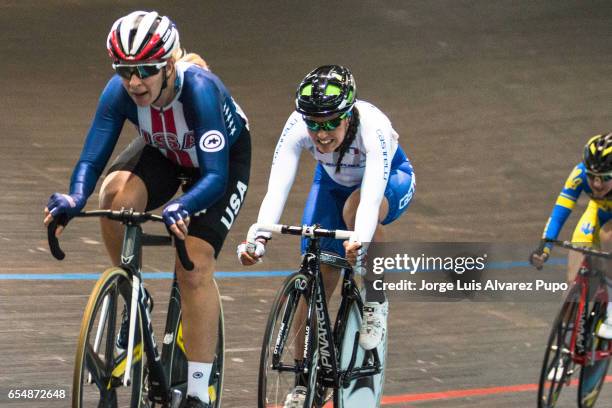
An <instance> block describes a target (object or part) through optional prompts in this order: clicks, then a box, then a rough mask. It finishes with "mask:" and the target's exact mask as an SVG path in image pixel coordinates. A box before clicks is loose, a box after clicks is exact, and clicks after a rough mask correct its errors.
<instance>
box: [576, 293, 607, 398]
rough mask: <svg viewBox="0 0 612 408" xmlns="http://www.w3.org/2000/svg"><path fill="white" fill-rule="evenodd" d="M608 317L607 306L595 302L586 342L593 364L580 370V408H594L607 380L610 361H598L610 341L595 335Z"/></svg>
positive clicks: (587, 351)
mask: <svg viewBox="0 0 612 408" xmlns="http://www.w3.org/2000/svg"><path fill="white" fill-rule="evenodd" d="M605 317H606V305H604V304H603V303H601V302H600V301H595V302H594V305H593V309H592V310H591V313H590V315H589V321H588V340H587V342H586V353H587V355H590V359H591V363H587V364H586V365H585V366H583V367H582V369H581V370H580V380H579V382H578V406H579V407H580V408H593V407H594V406H595V402H596V401H597V397H599V392H600V391H601V387H602V386H603V384H604V381H605V379H606V374H607V372H608V366H609V365H610V359H609V358H604V359H601V360H597V359H596V356H595V355H594V354H596V353H597V352H598V351H604V350H608V349H609V347H610V341H609V340H606V339H602V338H600V337H597V336H596V335H595V333H596V332H597V329H598V327H599V325H600V324H601V322H602V321H603V320H604V318H605Z"/></svg>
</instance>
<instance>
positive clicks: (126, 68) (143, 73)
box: [113, 62, 167, 80]
mask: <svg viewBox="0 0 612 408" xmlns="http://www.w3.org/2000/svg"><path fill="white" fill-rule="evenodd" d="M166 64H167V62H158V63H154V64H138V65H128V64H113V69H114V70H115V72H116V73H117V74H118V75H119V76H120V77H121V78H123V79H127V80H129V79H131V78H132V75H136V76H137V77H138V78H140V79H146V78H148V77H150V76H153V75H157V73H158V72H159V71H160V70H161V69H162V68H163V67H165V66H166Z"/></svg>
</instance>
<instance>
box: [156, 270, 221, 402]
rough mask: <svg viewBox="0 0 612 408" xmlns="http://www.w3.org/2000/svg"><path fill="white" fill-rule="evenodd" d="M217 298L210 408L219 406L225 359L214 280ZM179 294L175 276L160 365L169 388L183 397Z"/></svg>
mask: <svg viewBox="0 0 612 408" xmlns="http://www.w3.org/2000/svg"><path fill="white" fill-rule="evenodd" d="M215 288H216V291H217V298H218V299H219V328H218V334H217V346H216V349H215V359H214V361H213V367H212V371H211V374H210V381H209V383H208V384H209V386H208V395H209V397H210V402H211V404H212V405H211V406H212V408H219V407H221V395H222V391H223V363H224V358H225V324H224V319H223V305H222V304H221V296H220V294H219V288H218V286H217V282H215ZM181 317H182V316H181V297H180V291H179V288H178V284H177V282H176V278H175V280H174V282H173V286H172V293H171V296H170V304H169V306H168V317H167V321H166V334H165V336H164V347H163V351H162V364H163V366H164V369H165V370H166V373H168V381H169V383H170V386H171V388H175V389H179V390H180V391H181V393H182V395H183V399H184V398H186V395H187V355H186V353H185V344H184V343H183V324H182V320H181Z"/></svg>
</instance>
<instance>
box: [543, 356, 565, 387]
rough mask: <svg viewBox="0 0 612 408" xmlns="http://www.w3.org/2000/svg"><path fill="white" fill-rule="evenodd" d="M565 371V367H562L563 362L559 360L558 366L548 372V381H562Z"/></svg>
mask: <svg viewBox="0 0 612 408" xmlns="http://www.w3.org/2000/svg"><path fill="white" fill-rule="evenodd" d="M564 371H565V367H564V366H563V360H559V364H557V367H553V368H552V369H551V370H550V371H549V372H548V377H547V378H548V381H553V380H554V381H557V382H559V381H561V380H562V379H563V374H565V373H564Z"/></svg>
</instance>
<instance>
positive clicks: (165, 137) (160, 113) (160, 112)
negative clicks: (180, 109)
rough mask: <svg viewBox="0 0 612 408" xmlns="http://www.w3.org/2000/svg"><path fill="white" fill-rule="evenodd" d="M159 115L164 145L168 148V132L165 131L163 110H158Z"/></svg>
mask: <svg viewBox="0 0 612 408" xmlns="http://www.w3.org/2000/svg"><path fill="white" fill-rule="evenodd" d="M159 116H160V118H161V122H162V130H163V131H164V141H165V142H166V146H167V148H168V149H169V148H170V143H169V142H168V132H166V118H165V117H164V116H165V115H164V110H163V109H160V110H159Z"/></svg>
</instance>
